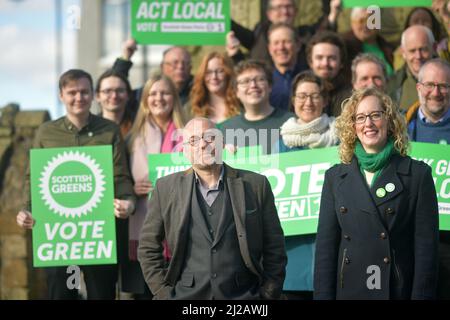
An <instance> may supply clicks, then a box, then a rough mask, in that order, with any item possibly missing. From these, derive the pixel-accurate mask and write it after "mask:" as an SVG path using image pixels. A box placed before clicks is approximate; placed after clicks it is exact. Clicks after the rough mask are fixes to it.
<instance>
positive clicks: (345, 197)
mask: <svg viewBox="0 0 450 320" xmlns="http://www.w3.org/2000/svg"><path fill="white" fill-rule="evenodd" d="M388 183H391V184H394V186H395V190H393V191H391V192H387V193H386V195H385V196H383V197H378V196H377V195H376V190H377V189H379V188H382V187H383V188H384V187H385V186H386V185H387V184H388ZM438 231H439V221H438V205H437V198H436V191H435V186H434V183H433V179H432V176H431V169H430V167H429V166H427V165H426V164H424V163H423V162H419V161H416V160H413V159H411V158H410V157H401V156H399V155H394V156H393V157H392V158H391V161H390V163H389V164H388V166H387V167H386V168H385V169H384V170H383V172H382V174H381V175H380V176H379V177H378V179H377V180H376V181H375V183H374V185H373V187H372V188H371V189H370V190H369V188H368V186H367V183H366V181H365V178H364V177H363V176H362V174H361V172H360V170H359V166H358V163H357V160H356V159H355V158H353V160H352V162H351V163H350V164H349V165H345V164H339V165H336V166H334V167H332V168H331V169H329V170H328V171H327V172H326V174H325V182H324V187H323V190H322V199H321V205H320V215H319V227H318V233H317V242H316V260H315V272H314V291H315V292H314V297H315V298H316V299H433V298H435V291H436V285H437V254H438ZM370 266H375V267H370ZM370 268H372V269H370ZM373 268H375V269H376V268H379V269H378V270H379V273H378V274H379V275H380V277H379V280H380V282H379V284H380V287H379V289H378V288H375V289H369V287H368V284H367V283H368V282H369V283H371V284H374V282H373V281H372V280H373V279H374V278H373V277H372V278H371V276H372V275H374V274H375V273H376V272H374V271H373V270H374V269H373Z"/></svg>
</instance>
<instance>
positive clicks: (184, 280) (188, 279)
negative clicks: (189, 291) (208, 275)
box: [181, 273, 194, 288]
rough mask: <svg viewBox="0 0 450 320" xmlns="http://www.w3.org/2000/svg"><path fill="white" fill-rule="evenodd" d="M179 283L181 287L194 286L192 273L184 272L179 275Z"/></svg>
mask: <svg viewBox="0 0 450 320" xmlns="http://www.w3.org/2000/svg"><path fill="white" fill-rule="evenodd" d="M181 285H182V286H183V287H188V288H192V287H193V286H194V274H193V273H185V274H183V275H182V276H181Z"/></svg>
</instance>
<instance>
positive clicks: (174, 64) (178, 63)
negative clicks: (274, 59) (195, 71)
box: [163, 60, 191, 69]
mask: <svg viewBox="0 0 450 320" xmlns="http://www.w3.org/2000/svg"><path fill="white" fill-rule="evenodd" d="M163 64H165V65H167V66H169V67H171V68H172V69H175V68H176V67H177V66H182V67H183V68H189V67H190V66H191V62H189V61H182V60H174V61H164V62H163Z"/></svg>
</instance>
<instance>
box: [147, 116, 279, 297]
mask: <svg viewBox="0 0 450 320" xmlns="http://www.w3.org/2000/svg"><path fill="white" fill-rule="evenodd" d="M183 141H184V152H185V155H186V157H187V158H188V159H189V161H190V162H191V164H192V168H190V169H189V170H187V171H184V172H179V173H175V174H172V175H169V176H166V177H164V178H160V179H159V180H158V181H157V183H156V187H155V189H154V191H153V193H152V197H151V199H150V202H149V212H148V214H147V218H146V221H145V223H144V226H143V228H142V232H141V238H140V241H139V261H140V263H141V266H142V270H143V273H144V277H145V280H146V281H147V284H148V286H149V287H150V289H151V291H152V292H153V293H154V294H155V298H156V299H183V300H186V299H189V300H192V299H196V300H197V299H201V300H216V299H219V300H222V299H238V300H245V299H277V298H279V297H280V294H281V288H282V286H283V281H284V277H285V266H286V261H287V258H286V251H285V247H284V236H283V230H282V229H281V225H280V221H279V218H278V215H277V210H276V208H275V203H274V196H273V193H272V190H271V188H270V185H269V181H268V180H267V178H266V177H264V176H262V175H259V174H256V173H253V172H249V171H244V170H237V169H233V168H231V167H229V166H228V165H226V164H224V163H223V162H222V157H221V154H222V150H223V137H222V134H221V133H220V131H219V130H217V129H215V125H214V123H213V122H211V121H210V120H208V119H206V118H194V119H192V120H191V121H189V122H188V123H187V124H186V127H185V128H184V131H183ZM164 239H167V243H168V246H169V248H170V249H171V252H172V258H171V260H170V262H169V265H168V266H167V267H165V261H164V257H163V245H162V240H164Z"/></svg>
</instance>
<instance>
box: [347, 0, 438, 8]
mask: <svg viewBox="0 0 450 320" xmlns="http://www.w3.org/2000/svg"><path fill="white" fill-rule="evenodd" d="M343 1H344V2H343V7H344V8H353V7H369V6H378V7H431V1H432V0H414V1H411V0H343Z"/></svg>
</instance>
